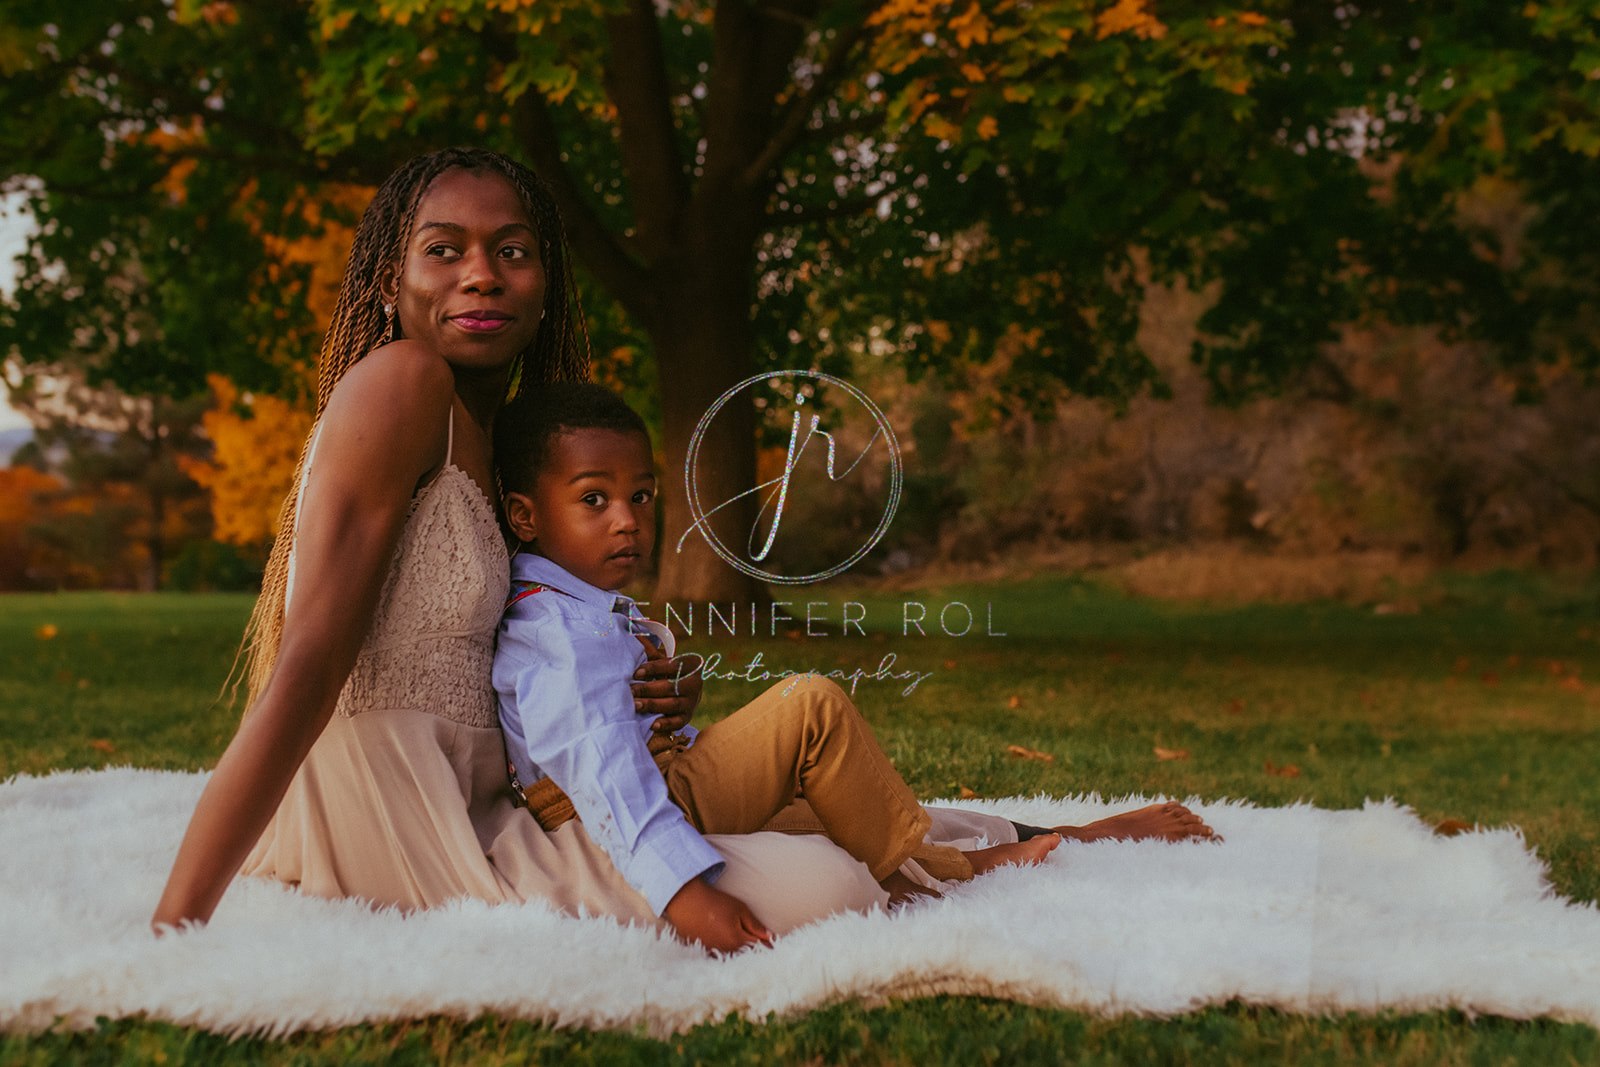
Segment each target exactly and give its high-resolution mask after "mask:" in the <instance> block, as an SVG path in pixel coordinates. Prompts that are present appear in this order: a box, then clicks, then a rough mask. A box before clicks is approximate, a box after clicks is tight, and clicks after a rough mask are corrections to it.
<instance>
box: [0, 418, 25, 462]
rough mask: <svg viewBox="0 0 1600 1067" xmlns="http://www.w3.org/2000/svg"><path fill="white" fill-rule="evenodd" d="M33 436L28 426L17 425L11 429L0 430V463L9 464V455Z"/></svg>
mask: <svg viewBox="0 0 1600 1067" xmlns="http://www.w3.org/2000/svg"><path fill="white" fill-rule="evenodd" d="M32 436H33V429H32V428H31V427H28V426H18V427H17V428H16V429H13V430H0V465H5V464H9V463H10V462H11V457H12V455H14V454H15V453H16V451H17V449H19V448H21V447H22V446H23V445H25V444H27V443H28V440H29V438H31V437H32Z"/></svg>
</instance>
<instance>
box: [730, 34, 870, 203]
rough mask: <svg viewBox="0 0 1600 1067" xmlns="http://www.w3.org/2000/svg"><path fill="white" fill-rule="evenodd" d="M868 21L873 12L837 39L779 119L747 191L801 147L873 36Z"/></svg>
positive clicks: (748, 172)
mask: <svg viewBox="0 0 1600 1067" xmlns="http://www.w3.org/2000/svg"><path fill="white" fill-rule="evenodd" d="M869 17H870V12H869V13H867V14H866V15H864V16H863V17H862V19H861V21H860V22H858V23H856V24H855V25H853V26H848V27H845V28H843V29H841V30H839V31H838V32H837V33H836V34H835V35H834V39H833V47H832V48H830V49H829V50H828V55H827V57H826V58H825V59H823V61H822V66H821V67H820V68H818V70H817V74H816V77H815V78H813V79H812V81H811V84H810V85H809V86H808V87H807V88H806V90H805V92H803V93H801V94H799V95H798V96H796V97H795V98H794V99H793V100H791V101H790V102H789V105H788V106H787V107H786V108H785V109H784V112H783V114H782V116H780V117H779V119H778V129H777V132H776V133H774V134H773V135H772V139H771V140H770V141H768V142H767V144H766V146H765V147H764V148H763V149H762V150H761V152H760V154H758V155H757V156H756V158H755V159H754V160H753V161H752V162H751V163H750V165H749V166H748V167H746V168H745V171H744V174H743V175H741V176H740V182H741V184H743V185H744V186H745V187H746V188H754V187H755V186H757V185H758V184H759V183H761V182H762V181H764V180H765V179H766V177H767V175H769V174H771V173H772V172H773V171H774V170H776V169H777V167H778V165H779V164H780V163H782V162H783V159H784V157H785V156H787V155H788V154H789V152H790V151H791V150H792V149H793V148H794V146H795V145H796V144H798V143H799V141H800V139H801V137H802V136H803V135H804V134H805V132H806V125H807V123H808V122H809V121H810V119H811V115H812V113H813V112H814V111H815V110H816V109H817V108H818V107H819V106H820V105H821V104H822V103H823V101H825V100H826V99H827V98H828V97H829V96H831V95H832V94H833V91H834V89H835V88H837V87H838V84H839V82H840V81H841V80H843V78H844V75H845V74H846V72H848V70H849V69H850V62H849V61H850V56H851V53H852V52H853V51H854V50H855V47H856V45H857V44H859V43H860V42H861V41H863V40H865V39H867V38H868V37H869V36H870V35H871V32H872V30H871V27H870V26H868V25H867V21H868V18H869Z"/></svg>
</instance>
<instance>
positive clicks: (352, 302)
mask: <svg viewBox="0 0 1600 1067" xmlns="http://www.w3.org/2000/svg"><path fill="white" fill-rule="evenodd" d="M457 167H460V168H463V169H466V170H474V171H492V172H493V173H496V174H499V175H501V176H502V177H504V178H505V179H507V180H508V181H509V182H511V184H512V186H513V187H515V189H516V190H517V194H518V195H519V196H520V197H521V199H522V203H523V205H524V207H526V208H527V210H528V214H529V216H530V217H531V218H532V219H533V222H534V226H535V228H536V229H537V230H538V233H539V257H540V262H541V263H542V264H543V266H544V272H545V297H544V318H543V320H542V322H541V324H540V327H539V332H538V334H537V335H536V336H535V337H534V340H533V343H532V344H531V345H529V346H528V348H527V349H526V350H524V351H523V352H521V353H519V354H518V355H517V357H516V360H515V361H514V363H513V364H512V368H511V383H512V393H513V395H517V394H520V393H521V392H522V391H523V390H524V389H525V388H527V387H528V386H529V385H530V384H531V385H541V384H545V383H548V382H556V381H587V380H588V378H589V367H590V362H591V351H590V347H589V334H588V329H587V324H586V322H585V320H584V315H583V306H582V304H581V302H580V301H579V299H578V291H577V287H576V286H575V285H574V284H573V281H572V264H571V257H570V255H569V253H568V248H567V237H566V232H565V230H564V229H563V227H562V225H561V216H560V213H559V212H558V211H557V210H556V205H555V199H554V197H552V196H551V195H550V191H549V189H548V188H547V187H546V186H545V184H544V182H542V181H541V180H540V179H539V178H538V177H537V176H536V175H535V174H534V173H533V172H532V171H530V170H528V168H526V167H524V166H523V165H522V164H520V163H518V162H516V161H515V160H512V159H510V158H508V157H506V156H503V155H500V154H499V153H498V152H490V151H488V150H486V149H481V148H447V149H444V150H442V151H439V152H433V153H430V154H428V155H425V156H418V157H417V158H415V159H413V160H411V161H410V162H408V163H406V164H405V165H404V166H402V167H401V168H400V169H399V170H397V171H395V172H394V173H393V174H392V175H390V176H389V178H388V180H387V181H385V182H384V183H383V185H382V186H381V187H380V188H379V189H378V192H377V194H376V195H375V196H374V197H373V199H372V203H371V204H369V205H368V206H367V210H366V211H365V212H364V213H363V214H362V216H361V223H360V225H359V226H357V228H356V235H355V240H354V241H353V242H352V244H351V247H350V258H349V261H348V262H347V263H346V265H345V271H344V278H343V280H342V281H341V282H340V283H339V296H338V299H337V300H336V301H335V303H334V307H333V317H332V319H331V321H330V322H329V324H328V331H327V333H326V334H324V335H323V338H322V351H321V353H320V354H319V356H318V359H317V409H316V420H315V421H314V422H313V426H312V431H311V434H310V435H309V436H307V438H306V440H305V443H304V444H302V445H301V446H300V458H299V461H298V462H297V463H296V464H295V473H294V482H293V483H292V485H291V487H290V490H289V494H288V496H286V497H285V498H284V501H283V509H282V510H281V511H280V512H279V513H278V534H277V537H276V539H275V540H274V541H273V544H272V554H271V555H270V556H269V557H268V558H267V567H266V572H265V573H264V574H263V575H262V579H261V595H260V596H259V597H258V598H257V599H256V604H255V609H254V610H253V611H252V612H251V614H250V621H249V623H248V624H247V625H246V626H245V632H244V638H243V640H242V641H241V642H240V646H239V648H240V655H241V656H243V658H244V661H245V669H244V672H243V677H242V678H240V679H238V680H235V681H233V682H232V686H233V688H234V689H235V690H236V689H237V686H238V684H239V681H245V682H247V683H248V688H247V697H246V703H245V713H246V714H249V709H250V706H251V705H253V704H254V703H255V700H256V697H257V696H259V695H260V693H261V690H262V689H263V688H265V687H266V684H267V679H268V678H269V677H271V675H272V668H273V665H274V664H275V663H276V662H277V658H278V648H279V645H280V644H281V642H282V639H283V614H284V605H285V600H286V597H287V592H288V582H289V556H290V553H291V552H292V551H293V547H294V530H295V515H296V509H297V505H298V503H299V487H300V480H301V478H302V477H303V476H304V472H305V465H306V456H307V454H308V452H309V450H310V447H311V441H312V439H313V438H314V437H315V435H316V426H317V425H319V424H320V422H321V419H322V413H323V411H324V410H325V409H326V408H327V406H328V400H329V398H330V397H331V396H332V395H333V390H334V388H335V387H336V386H337V385H338V384H339V381H340V379H342V378H343V377H344V375H345V372H346V371H348V370H349V369H350V368H351V367H352V366H354V365H355V363H356V362H357V361H358V360H360V359H361V358H362V357H363V356H365V355H366V354H367V353H368V352H369V351H371V350H372V349H373V348H374V347H376V346H377V345H378V344H379V342H380V341H381V340H382V337H383V334H384V331H385V326H386V321H385V320H386V316H385V314H384V309H383V305H384V299H383V294H382V291H381V288H380V285H381V280H382V278H383V276H384V275H385V273H387V272H388V271H390V270H392V271H393V272H394V276H395V277H397V278H398V277H401V276H402V274H403V271H404V268H405V250H406V246H407V244H409V243H410V239H411V227H412V224H413V223H414V221H415V219H416V214H417V205H418V204H419V203H420V202H421V200H422V197H423V194H424V193H425V192H427V189H428V187H429V186H430V185H431V184H432V183H433V181H434V179H435V178H437V177H438V176H439V175H440V174H442V173H444V172H445V171H447V170H451V169H454V168H457ZM236 673H237V672H232V674H231V675H230V676H231V677H232V676H233V674H236Z"/></svg>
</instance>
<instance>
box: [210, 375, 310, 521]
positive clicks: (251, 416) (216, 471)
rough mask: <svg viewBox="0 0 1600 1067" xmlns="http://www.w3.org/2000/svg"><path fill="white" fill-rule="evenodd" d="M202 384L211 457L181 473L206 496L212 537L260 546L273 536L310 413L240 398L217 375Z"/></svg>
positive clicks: (273, 400) (278, 401)
mask: <svg viewBox="0 0 1600 1067" xmlns="http://www.w3.org/2000/svg"><path fill="white" fill-rule="evenodd" d="M208 380H209V382H210V384H211V393H212V396H213V397H214V402H213V405H212V407H211V409H210V410H209V411H207V412H206V413H205V415H204V416H202V418H201V425H202V426H203V427H204V429H205V433H206V436H207V437H209V438H210V439H211V458H210V459H209V460H201V461H192V462H190V463H188V464H186V465H185V467H184V472H185V473H186V474H188V475H189V477H191V478H193V479H194V480H195V481H197V482H199V483H200V484H201V485H202V486H204V487H205V488H206V490H207V491H208V492H209V493H210V494H211V521H212V536H213V537H215V538H216V539H217V540H218V541H224V542H226V543H228V544H232V545H245V546H249V545H261V544H262V543H264V542H267V541H270V540H271V539H272V538H273V537H274V536H276V535H277V532H278V512H279V510H280V509H281V508H282V506H283V498H284V495H285V494H286V493H288V491H289V487H290V484H291V483H292V482H293V480H294V465H295V462H296V461H297V460H298V459H299V458H300V445H301V444H302V443H303V442H304V441H305V439H306V434H308V433H309V432H310V431H311V413H310V412H309V411H307V410H306V409H305V408H304V407H299V406H296V405H294V404H292V403H290V402H289V401H287V400H284V399H282V398H280V397H276V396H271V395H266V394H242V393H240V392H239V389H238V387H236V386H235V385H234V384H233V383H232V382H231V381H229V380H228V379H227V378H224V377H223V376H222V375H220V374H213V375H211V376H210V378H209V379H208Z"/></svg>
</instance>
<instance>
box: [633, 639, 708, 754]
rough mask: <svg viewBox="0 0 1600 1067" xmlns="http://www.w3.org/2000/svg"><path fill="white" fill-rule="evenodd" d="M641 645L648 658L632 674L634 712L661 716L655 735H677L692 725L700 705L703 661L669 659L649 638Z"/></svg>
mask: <svg viewBox="0 0 1600 1067" xmlns="http://www.w3.org/2000/svg"><path fill="white" fill-rule="evenodd" d="M639 643H640V644H641V645H643V646H644V654H645V655H646V656H647V657H648V658H647V659H646V660H645V662H644V665H643V666H642V667H640V668H639V669H638V670H636V671H634V672H633V678H634V680H633V710H634V711H637V712H638V713H639V714H640V715H659V716H661V718H659V719H657V720H656V721H655V723H654V725H653V726H652V727H651V729H653V730H655V731H656V733H667V734H670V733H676V732H677V731H679V730H681V729H683V728H684V727H685V726H687V725H688V724H689V720H690V718H692V717H693V716H694V709H695V707H696V706H697V705H698V704H699V703H700V690H701V689H702V688H703V683H702V679H701V678H700V665H701V664H702V663H703V662H704V661H703V660H702V659H701V658H700V657H699V656H694V655H687V656H679V657H677V658H676V659H668V658H667V654H666V653H665V652H663V651H662V650H661V649H659V648H657V647H656V645H655V644H654V643H653V642H651V641H649V640H648V639H646V638H643V637H641V638H639Z"/></svg>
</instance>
